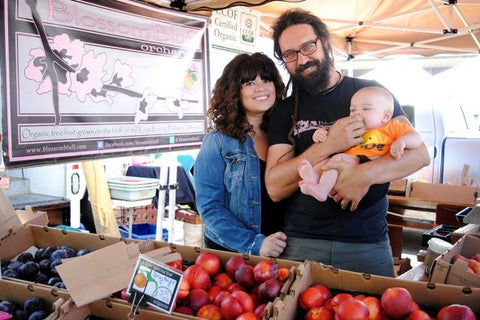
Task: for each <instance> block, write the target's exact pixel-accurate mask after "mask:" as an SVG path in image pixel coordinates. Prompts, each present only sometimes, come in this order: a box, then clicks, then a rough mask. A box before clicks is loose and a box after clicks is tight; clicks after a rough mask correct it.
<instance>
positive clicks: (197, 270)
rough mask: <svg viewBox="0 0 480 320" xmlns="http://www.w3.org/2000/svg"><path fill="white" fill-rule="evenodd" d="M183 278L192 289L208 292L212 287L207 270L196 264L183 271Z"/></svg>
mask: <svg viewBox="0 0 480 320" xmlns="http://www.w3.org/2000/svg"><path fill="white" fill-rule="evenodd" d="M183 277H184V278H185V279H187V280H188V282H190V287H192V288H194V289H203V290H208V288H210V287H211V286H212V282H211V280H210V276H209V274H208V272H207V270H205V269H203V267H201V266H199V265H197V264H194V265H191V266H190V267H188V268H187V269H185V272H184V273H183Z"/></svg>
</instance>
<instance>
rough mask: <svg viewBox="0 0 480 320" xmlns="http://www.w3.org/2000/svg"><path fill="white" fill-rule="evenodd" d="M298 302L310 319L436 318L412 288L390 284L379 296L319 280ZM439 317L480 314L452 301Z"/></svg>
mask: <svg viewBox="0 0 480 320" xmlns="http://www.w3.org/2000/svg"><path fill="white" fill-rule="evenodd" d="M298 304H299V306H300V308H302V309H303V310H304V311H305V312H306V313H305V319H306V320H389V319H402V320H433V318H432V317H430V315H429V314H428V313H427V312H425V311H423V310H421V309H420V307H419V306H418V304H417V303H416V302H415V301H413V299H412V296H411V294H410V292H408V290H407V289H405V288H401V287H393V288H388V289H387V290H385V291H384V292H383V294H382V296H381V298H380V299H378V298H376V297H374V296H366V295H363V294H360V295H356V296H353V295H352V294H350V293H338V294H336V295H332V294H331V292H330V290H329V289H328V288H327V287H325V286H323V285H321V284H315V285H312V286H310V287H309V288H307V289H305V290H304V291H303V292H302V293H301V294H300V296H299V299H298ZM437 320H476V317H475V314H474V313H473V311H472V310H471V309H470V308H469V307H468V306H464V305H460V304H452V305H449V306H445V307H443V308H442V309H440V311H439V312H438V314H437Z"/></svg>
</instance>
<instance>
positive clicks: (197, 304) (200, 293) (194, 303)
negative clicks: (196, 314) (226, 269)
mask: <svg viewBox="0 0 480 320" xmlns="http://www.w3.org/2000/svg"><path fill="white" fill-rule="evenodd" d="M186 300H187V301H186V305H187V306H188V307H190V308H192V309H193V310H194V311H197V310H198V309H200V308H201V307H202V306H204V305H206V304H209V303H210V296H209V295H208V293H207V291H205V290H203V289H192V290H191V291H190V294H189V295H188V297H187V298H186Z"/></svg>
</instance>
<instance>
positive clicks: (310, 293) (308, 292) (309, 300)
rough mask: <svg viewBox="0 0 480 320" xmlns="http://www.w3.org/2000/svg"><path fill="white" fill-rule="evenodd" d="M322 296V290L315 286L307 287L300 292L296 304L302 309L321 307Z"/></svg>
mask: <svg viewBox="0 0 480 320" xmlns="http://www.w3.org/2000/svg"><path fill="white" fill-rule="evenodd" d="M323 302H324V298H323V294H322V291H321V290H320V289H318V288H315V287H309V288H307V289H305V290H303V292H302V293H301V294H300V297H299V298H298V304H299V305H300V307H301V308H302V309H303V310H308V309H310V308H314V307H321V306H322V305H323Z"/></svg>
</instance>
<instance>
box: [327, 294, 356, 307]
mask: <svg viewBox="0 0 480 320" xmlns="http://www.w3.org/2000/svg"><path fill="white" fill-rule="evenodd" d="M348 300H353V296H352V295H351V294H350V293H337V294H336V295H335V296H334V297H333V298H332V309H333V311H334V312H337V311H338V306H339V305H340V304H341V303H343V302H345V301H348Z"/></svg>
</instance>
